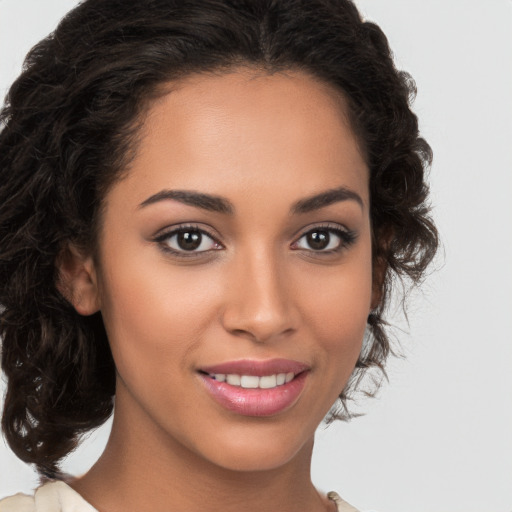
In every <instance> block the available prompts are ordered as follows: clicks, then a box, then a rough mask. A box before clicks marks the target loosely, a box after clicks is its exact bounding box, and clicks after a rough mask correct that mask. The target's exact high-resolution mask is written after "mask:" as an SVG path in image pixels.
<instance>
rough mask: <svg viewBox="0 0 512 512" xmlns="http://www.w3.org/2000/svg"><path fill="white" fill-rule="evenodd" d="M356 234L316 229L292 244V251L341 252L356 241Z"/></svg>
mask: <svg viewBox="0 0 512 512" xmlns="http://www.w3.org/2000/svg"><path fill="white" fill-rule="evenodd" d="M356 236H357V235H356V233H354V232H353V231H350V230H347V229H340V228H338V227H317V228H314V229H310V230H309V231H307V232H306V233H304V234H303V235H302V236H301V237H300V238H299V239H298V240H297V241H296V242H294V243H293V244H292V249H294V250H297V249H300V250H307V251H312V252H318V253H330V252H336V251H341V250H342V249H344V248H346V247H348V246H349V245H350V244H352V243H353V242H354V241H355V239H356Z"/></svg>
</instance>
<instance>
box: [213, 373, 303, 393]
mask: <svg viewBox="0 0 512 512" xmlns="http://www.w3.org/2000/svg"><path fill="white" fill-rule="evenodd" d="M211 377H213V378H214V379H215V380H217V381H219V382H227V383H228V384H230V385H231V386H239V387H242V388H252V389H256V388H260V389H271V388H275V387H276V386H282V385H283V384H285V383H287V382H290V381H291V380H293V378H294V377H295V374H294V373H293V372H289V373H277V374H275V375H264V376H263V377H257V376H256V375H237V374H235V373H228V374H225V373H216V374H214V375H211Z"/></svg>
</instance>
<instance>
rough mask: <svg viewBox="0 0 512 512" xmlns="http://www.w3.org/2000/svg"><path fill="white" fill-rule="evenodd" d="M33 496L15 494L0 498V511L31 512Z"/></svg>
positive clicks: (33, 507)
mask: <svg viewBox="0 0 512 512" xmlns="http://www.w3.org/2000/svg"><path fill="white" fill-rule="evenodd" d="M34 510H35V504H34V497H33V496H27V495H26V494H15V495H14V496H9V497H8V498H4V499H3V500H0V512H33V511H34Z"/></svg>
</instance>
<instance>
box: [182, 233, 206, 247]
mask: <svg viewBox="0 0 512 512" xmlns="http://www.w3.org/2000/svg"><path fill="white" fill-rule="evenodd" d="M201 240H202V235H201V233H200V232H199V231H181V232H180V233H178V235H177V242H178V245H179V247H180V249H183V250H184V251H194V250H195V249H197V248H198V247H199V246H200V245H201Z"/></svg>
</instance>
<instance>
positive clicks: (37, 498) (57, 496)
mask: <svg viewBox="0 0 512 512" xmlns="http://www.w3.org/2000/svg"><path fill="white" fill-rule="evenodd" d="M0 512H97V511H96V509H95V508H93V507H92V506H91V505H89V503H87V502H86V501H85V500H84V499H83V498H82V497H81V496H80V495H79V494H78V493H77V492H76V491H74V490H73V489H72V488H71V487H69V485H67V484H66V483H64V482H48V483H46V484H44V485H42V486H41V487H39V488H38V489H37V490H36V492H35V493H34V496H27V495H26V494H16V495H14V496H10V497H9V498H5V499H3V500H0Z"/></svg>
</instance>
